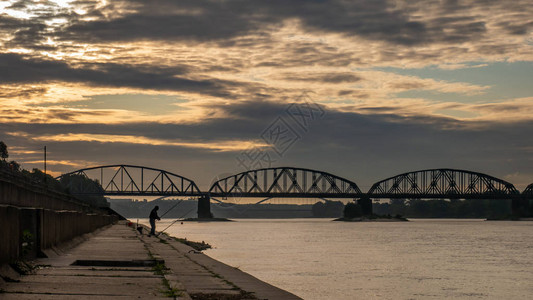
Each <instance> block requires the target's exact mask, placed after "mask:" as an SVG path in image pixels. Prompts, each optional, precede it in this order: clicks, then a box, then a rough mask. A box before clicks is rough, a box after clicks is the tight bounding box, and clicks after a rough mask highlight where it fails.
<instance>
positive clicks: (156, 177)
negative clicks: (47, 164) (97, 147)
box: [57, 165, 202, 196]
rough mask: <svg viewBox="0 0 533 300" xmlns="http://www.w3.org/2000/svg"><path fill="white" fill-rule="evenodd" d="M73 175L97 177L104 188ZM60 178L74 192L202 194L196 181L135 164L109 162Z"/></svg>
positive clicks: (103, 193)
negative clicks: (91, 185)
mask: <svg viewBox="0 0 533 300" xmlns="http://www.w3.org/2000/svg"><path fill="white" fill-rule="evenodd" d="M72 175H78V176H84V177H86V178H90V179H93V180H97V181H98V182H99V183H100V185H101V186H102V188H103V190H95V189H90V188H89V189H87V187H86V186H80V184H81V183H80V181H76V180H71V176H72ZM57 179H59V180H61V181H63V180H65V181H67V180H68V182H67V186H69V187H70V188H71V191H73V193H74V194H84V195H116V196H119V195H120V196H122V195H128V196H165V195H167V196H199V195H202V193H201V192H200V189H199V188H198V186H197V185H196V183H195V182H194V181H192V180H191V179H188V178H186V177H183V176H181V175H178V174H175V173H172V172H168V171H165V170H161V169H156V168H150V167H143V166H135V165H106V166H97V167H91V168H85V169H80V170H76V171H73V172H69V173H65V174H62V175H61V176H59V177H57Z"/></svg>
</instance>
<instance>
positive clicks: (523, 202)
mask: <svg viewBox="0 0 533 300" xmlns="http://www.w3.org/2000/svg"><path fill="white" fill-rule="evenodd" d="M511 213H512V214H513V216H514V217H518V218H520V217H526V216H528V214H529V199H527V198H513V200H512V202H511Z"/></svg>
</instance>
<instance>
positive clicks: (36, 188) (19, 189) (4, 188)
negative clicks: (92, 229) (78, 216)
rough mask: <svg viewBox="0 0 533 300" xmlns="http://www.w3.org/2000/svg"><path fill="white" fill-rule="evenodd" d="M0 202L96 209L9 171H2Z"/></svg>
mask: <svg viewBox="0 0 533 300" xmlns="http://www.w3.org/2000/svg"><path fill="white" fill-rule="evenodd" d="M0 204H4V205H13V206H17V207H33V208H46V209H52V210H74V211H86V212H90V211H94V209H93V208H91V207H90V206H89V205H87V204H85V203H83V202H80V201H77V199H76V198H74V197H72V196H70V195H66V194H62V193H58V192H55V191H51V190H48V189H46V188H45V187H43V186H40V185H35V184H31V183H29V182H27V180H26V179H24V178H21V177H20V176H16V175H14V174H10V173H9V172H0Z"/></svg>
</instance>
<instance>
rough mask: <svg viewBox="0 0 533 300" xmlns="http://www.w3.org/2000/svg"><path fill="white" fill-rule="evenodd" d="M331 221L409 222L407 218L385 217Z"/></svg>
mask: <svg viewBox="0 0 533 300" xmlns="http://www.w3.org/2000/svg"><path fill="white" fill-rule="evenodd" d="M333 221H339V222H409V220H408V219H407V218H404V217H399V216H396V217H385V216H372V217H359V218H345V217H343V218H338V219H334V220H333Z"/></svg>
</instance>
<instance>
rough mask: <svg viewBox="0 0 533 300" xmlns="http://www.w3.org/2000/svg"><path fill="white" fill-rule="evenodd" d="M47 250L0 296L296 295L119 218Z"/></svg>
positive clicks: (1, 286) (3, 286)
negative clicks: (142, 232) (84, 236)
mask: <svg viewBox="0 0 533 300" xmlns="http://www.w3.org/2000/svg"><path fill="white" fill-rule="evenodd" d="M48 252H49V253H48V254H49V258H47V259H40V260H38V261H37V262H36V263H37V264H39V265H43V266H44V267H42V268H39V269H38V270H36V271H35V272H34V274H32V275H27V276H22V277H20V278H18V280H19V282H4V283H2V282H1V281H0V299H159V298H167V299H168V297H170V298H174V299H224V300H226V299H227V300H233V299H300V298H298V297H296V296H295V295H293V294H290V293H288V292H286V291H284V290H281V289H279V288H276V287H274V286H272V285H270V284H267V283H265V282H262V281H260V280H258V279H257V278H255V277H253V276H251V275H249V274H247V273H244V272H242V271H240V270H238V269H236V268H233V267H231V266H228V265H226V264H223V263H221V262H218V261H216V260H214V259H212V258H210V257H208V256H206V255H204V254H202V253H199V252H197V251H195V250H193V249H192V248H191V247H189V246H187V245H185V244H182V243H180V242H178V241H176V240H175V239H173V238H171V237H168V236H166V235H161V236H160V237H153V236H152V237H148V236H146V235H140V234H139V233H138V232H137V231H136V230H135V229H134V228H132V227H128V226H127V225H126V223H125V222H123V223H119V224H117V225H113V226H110V227H107V228H105V229H103V230H100V231H98V232H96V233H94V234H91V235H89V236H88V238H87V240H86V241H84V242H82V243H81V244H79V245H78V246H76V247H74V248H71V249H69V250H64V249H63V251H60V250H56V251H55V252H56V253H57V254H56V253H54V252H52V251H48Z"/></svg>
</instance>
